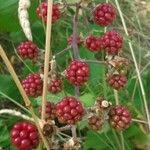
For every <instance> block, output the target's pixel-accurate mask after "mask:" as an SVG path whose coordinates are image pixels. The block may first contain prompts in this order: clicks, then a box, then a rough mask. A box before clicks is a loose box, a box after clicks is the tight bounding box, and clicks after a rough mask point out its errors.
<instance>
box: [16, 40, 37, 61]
mask: <svg viewBox="0 0 150 150" xmlns="http://www.w3.org/2000/svg"><path fill="white" fill-rule="evenodd" d="M17 52H18V54H19V55H20V56H21V57H22V58H23V59H32V60H33V59H36V58H37V57H38V47H37V45H36V44H34V43H33V42H32V41H26V42H22V43H21V44H20V45H19V46H18V47H17Z"/></svg>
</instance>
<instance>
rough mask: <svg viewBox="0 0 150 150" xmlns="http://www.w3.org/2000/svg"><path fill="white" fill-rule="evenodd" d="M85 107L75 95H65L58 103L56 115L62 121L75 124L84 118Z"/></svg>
mask: <svg viewBox="0 0 150 150" xmlns="http://www.w3.org/2000/svg"><path fill="white" fill-rule="evenodd" d="M83 114H84V108H83V106H82V104H81V102H80V101H79V100H78V99H76V98H75V97H65V98H63V99H62V100H61V101H60V102H59V103H58V104H57V105H56V115H57V118H58V120H59V122H61V123H65V124H75V123H76V122H78V121H80V120H81V119H82V116H83Z"/></svg>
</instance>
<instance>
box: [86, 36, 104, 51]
mask: <svg viewBox="0 0 150 150" xmlns="http://www.w3.org/2000/svg"><path fill="white" fill-rule="evenodd" d="M85 46H86V48H87V49H88V50H90V51H92V52H97V51H99V50H101V48H102V42H101V38H98V37H95V36H93V35H90V36H88V37H87V38H86V40H85Z"/></svg>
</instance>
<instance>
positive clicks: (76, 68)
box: [65, 60, 90, 86]
mask: <svg viewBox="0 0 150 150" xmlns="http://www.w3.org/2000/svg"><path fill="white" fill-rule="evenodd" d="M89 74H90V69H89V66H88V64H87V63H85V62H83V61H81V60H74V61H72V62H71V63H70V65H69V66H68V68H67V69H66V73H65V75H66V78H67V80H68V81H69V82H70V83H71V84H73V85H75V86H82V85H83V84H84V83H85V82H87V81H88V78H89Z"/></svg>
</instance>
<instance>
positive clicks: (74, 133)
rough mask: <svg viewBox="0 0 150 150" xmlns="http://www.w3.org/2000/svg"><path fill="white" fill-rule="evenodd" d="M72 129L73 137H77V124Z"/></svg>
mask: <svg viewBox="0 0 150 150" xmlns="http://www.w3.org/2000/svg"><path fill="white" fill-rule="evenodd" d="M71 131H72V137H73V138H75V139H76V138H77V133H76V126H75V125H72V127H71Z"/></svg>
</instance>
